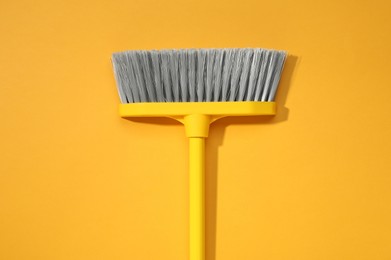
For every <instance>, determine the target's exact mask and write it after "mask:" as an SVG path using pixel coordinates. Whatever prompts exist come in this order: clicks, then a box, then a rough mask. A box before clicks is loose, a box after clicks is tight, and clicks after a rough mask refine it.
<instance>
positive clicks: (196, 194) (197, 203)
mask: <svg viewBox="0 0 391 260" xmlns="http://www.w3.org/2000/svg"><path fill="white" fill-rule="evenodd" d="M204 179H205V138H203V137H191V138H189V200H190V201H189V204H190V205H189V209H190V212H189V222H190V245H189V249H190V260H204V259H205V195H204V194H205V185H204Z"/></svg>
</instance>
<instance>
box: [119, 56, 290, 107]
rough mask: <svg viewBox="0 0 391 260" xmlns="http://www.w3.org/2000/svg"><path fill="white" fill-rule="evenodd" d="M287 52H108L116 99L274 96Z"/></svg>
mask: <svg viewBox="0 0 391 260" xmlns="http://www.w3.org/2000/svg"><path fill="white" fill-rule="evenodd" d="M285 58H286V52H284V51H276V50H267V49H260V48H245V49H183V50H160V51H157V50H151V51H125V52H119V53H115V54H113V58H112V61H113V66H114V72H115V78H116V82H117V86H118V92H119V96H120V99H121V102H122V103H124V104H126V103H139V102H226V101H231V102H232V101H273V100H274V98H275V96H276V91H277V87H278V83H279V80H280V76H281V71H282V69H283V65H284V61H285Z"/></svg>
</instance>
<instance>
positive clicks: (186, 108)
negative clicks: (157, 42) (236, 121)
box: [119, 101, 276, 117]
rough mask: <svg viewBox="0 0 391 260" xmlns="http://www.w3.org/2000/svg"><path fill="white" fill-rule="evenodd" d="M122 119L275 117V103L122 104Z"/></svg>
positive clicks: (120, 110)
mask: <svg viewBox="0 0 391 260" xmlns="http://www.w3.org/2000/svg"><path fill="white" fill-rule="evenodd" d="M119 113H120V115H121V116H122V117H180V116H186V115H191V114H203V115H209V116H218V117H223V116H256V115H274V114H275V113H276V103H275V102H254V101H249V102H247V101H246V102H172V103H171V102H170V103H163V102H161V103H157V102H153V103H152V102H151V103H131V104H121V105H120V107H119Z"/></svg>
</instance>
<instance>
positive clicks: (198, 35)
mask: <svg viewBox="0 0 391 260" xmlns="http://www.w3.org/2000/svg"><path fill="white" fill-rule="evenodd" d="M390 10H391V2H390V1H388V0H383V1H369V0H368V1H367V0H360V1H349V0H331V1H312V0H295V1H288V0H276V1H274V0H273V1H259V0H242V1H226V0H218V1H208V0H193V1H182V2H181V1H178V0H165V1H151V0H147V1H146V0H130V1H129V0H128V1H125V0H111V1H109V0H107V1H92V0H89V1H80V0H69V1H61V0H54V1H49V0H34V1H27V0H15V1H6V0H3V1H1V2H0V116H1V127H0V136H1V137H0V138H1V143H0V149H1V150H0V151H1V154H0V155H1V157H0V158H1V159H0V259H2V260H3V259H4V260H12V259H17V260H30V259H39V260H53V259H54V260H57V259H58V260H60V259H64V260H65V259H67V260H68V259H83V260H86V259H91V260H92V259H93V260H97V259H140V260H141V259H157V260H162V259H167V260H179V259H181V260H182V259H186V257H187V250H188V244H187V243H188V230H187V217H188V212H187V210H188V204H187V199H188V194H187V180H188V177H187V148H188V147H187V146H188V145H187V140H186V139H185V136H184V129H183V127H182V126H180V125H177V124H175V123H172V122H171V121H169V120H156V121H153V120H152V121H151V120H139V121H138V122H134V121H127V120H124V119H121V118H119V117H118V114H117V105H118V103H119V99H118V97H117V92H116V89H115V83H114V79H113V73H112V69H111V62H110V55H111V53H112V52H115V51H121V50H127V49H154V48H156V49H162V48H189V47H195V48H201V47H264V48H274V49H283V50H287V51H288V52H289V53H290V55H291V56H290V57H289V58H288V61H287V65H286V68H285V72H284V75H283V78H282V82H281V85H280V87H281V88H280V91H279V94H278V96H277V102H279V114H278V116H277V117H275V118H274V119H259V118H245V119H241V118H240V119H239V118H237V119H232V118H231V119H229V118H228V119H222V120H221V121H219V122H217V123H215V125H214V126H213V127H212V129H211V134H210V138H209V139H208V141H207V153H208V157H207V163H208V166H207V175H208V176H207V181H208V183H207V199H208V201H207V211H208V214H207V233H208V235H207V255H208V260H220V259H221V260H230V259H232V260H234V259H235V260H237V259H244V260H245V259H268V260H274V259H284V260H285V259H289V260H292V259H298V260H299V259H300V260H305V259H328V260H329V259H354V260H359V259H371V260H373V259H375V260H381V259H391V221H390V219H391V189H390V187H391V163H390V155H389V153H390V148H391V135H390V134H391V116H390V111H391V85H390V83H391V79H390V66H391V62H390V58H391V54H390V46H391V33H390V32H391V30H390V26H391V18H390V17H391V16H390ZM154 122H156V123H157V124H155V123H154Z"/></svg>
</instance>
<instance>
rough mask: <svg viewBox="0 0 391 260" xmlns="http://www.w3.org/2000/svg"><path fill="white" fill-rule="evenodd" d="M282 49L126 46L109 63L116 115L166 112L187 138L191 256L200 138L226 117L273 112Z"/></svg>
mask: <svg viewBox="0 0 391 260" xmlns="http://www.w3.org/2000/svg"><path fill="white" fill-rule="evenodd" d="M285 57H286V52H284V51H275V50H267V49H260V48H245V49H184V50H160V51H157V50H151V51H142V50H140V51H125V52H119V53H114V54H113V56H112V62H113V67H114V74H115V79H116V82H117V87H118V93H119V96H120V99H121V103H122V104H120V107H119V113H120V115H121V117H170V118H173V119H176V120H178V121H179V122H181V123H183V124H184V126H185V130H186V136H187V137H188V138H189V174H190V176H189V180H190V183H189V192H190V195H189V197H190V202H189V203H190V219H189V222H190V257H189V259H190V260H204V259H205V221H204V216H205V214H204V212H205V210H204V199H205V198H204V172H205V170H204V169H205V138H206V137H208V132H209V125H210V124H211V123H212V122H214V121H216V120H217V119H219V118H222V117H226V116H255V115H274V114H275V113H276V104H275V102H274V97H275V94H276V90H277V87H278V83H279V79H280V75H281V71H282V68H283V64H284V61H285Z"/></svg>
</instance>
